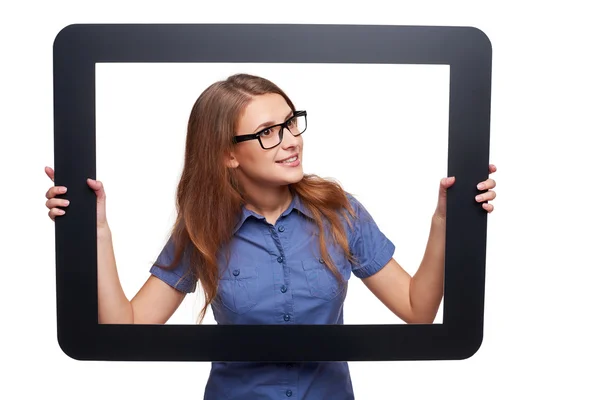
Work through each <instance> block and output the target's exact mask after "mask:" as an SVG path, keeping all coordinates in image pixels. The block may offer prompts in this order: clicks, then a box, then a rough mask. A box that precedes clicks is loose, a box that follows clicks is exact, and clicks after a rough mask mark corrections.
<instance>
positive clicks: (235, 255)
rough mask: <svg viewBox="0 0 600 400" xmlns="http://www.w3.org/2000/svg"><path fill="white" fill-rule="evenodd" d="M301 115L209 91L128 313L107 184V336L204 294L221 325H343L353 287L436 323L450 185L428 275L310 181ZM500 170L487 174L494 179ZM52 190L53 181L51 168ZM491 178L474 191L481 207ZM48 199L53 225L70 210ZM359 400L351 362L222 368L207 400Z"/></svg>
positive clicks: (102, 277)
mask: <svg viewBox="0 0 600 400" xmlns="http://www.w3.org/2000/svg"><path fill="white" fill-rule="evenodd" d="M306 117H307V113H306V112H305V111H298V110H296V108H295V107H294V105H293V103H292V101H291V100H290V99H289V98H288V97H287V96H286V94H285V93H284V92H283V91H282V90H281V89H279V88H278V87H277V86H276V85H274V84H273V83H271V82H270V81H268V80H265V79H262V78H260V77H256V76H250V75H245V74H240V75H234V76H231V77H229V78H228V79H227V80H225V81H221V82H217V83H215V84H213V85H211V86H210V87H209V88H208V89H206V90H205V91H204V92H203V93H202V94H201V95H200V97H199V98H198V100H197V101H196V103H195V104H194V107H193V109H192V111H191V116H190V119H189V123H188V132H187V139H186V149H185V164H184V168H183V173H182V176H181V180H180V182H179V185H178V191H177V210H178V215H177V220H176V222H175V224H174V228H173V231H172V235H171V238H170V239H169V241H168V242H167V244H166V245H165V247H164V249H163V251H162V252H161V253H160V254H159V256H158V259H157V262H156V263H155V265H153V266H152V268H151V270H150V272H151V275H150V277H149V279H148V280H147V282H146V283H145V284H144V285H143V287H142V288H141V289H140V291H139V292H138V293H137V294H136V295H135V296H134V298H133V299H132V300H131V301H129V300H128V299H127V298H126V296H125V294H124V293H123V290H122V288H121V285H120V282H119V279H118V276H117V268H116V262H115V258H114V252H113V246H112V239H111V232H110V229H109V226H108V223H107V219H106V213H105V199H106V195H105V192H104V189H103V186H102V183H101V182H99V181H95V180H91V179H89V180H88V185H89V187H90V188H91V189H93V190H94V191H95V193H96V195H97V199H98V218H97V226H98V299H99V310H98V312H99V320H100V322H101V323H119V324H130V323H140V324H164V323H165V322H166V321H167V320H168V319H169V318H170V317H171V315H172V314H173V313H174V312H175V310H176V309H177V308H178V306H179V305H180V304H181V302H182V301H183V299H184V297H185V295H186V293H190V292H193V291H194V290H195V287H196V282H200V284H201V286H202V289H203V292H204V295H205V300H206V303H205V306H204V308H203V309H202V311H201V314H200V319H201V318H202V317H204V315H205V313H206V310H207V307H208V306H209V305H210V306H211V307H212V309H213V312H214V315H215V319H216V321H217V323H220V324H342V323H343V313H342V310H343V302H344V299H345V297H346V289H347V282H348V279H349V278H350V276H351V274H354V275H356V276H357V277H359V278H361V279H362V280H363V282H364V283H365V285H367V287H368V288H369V289H370V290H371V291H372V292H373V293H374V294H375V296H377V297H378V298H379V299H380V300H381V301H382V302H383V304H385V305H386V306H387V307H388V308H389V309H390V310H391V311H392V312H394V313H395V314H396V315H397V316H398V317H399V318H401V319H402V320H404V321H405V322H407V323H431V322H433V320H434V318H435V315H436V313H437V311H438V307H439V305H440V302H441V299H442V285H443V266H444V250H445V237H444V235H445V227H444V224H445V217H446V215H445V214H446V189H447V188H449V187H450V186H452V184H453V183H454V178H445V179H442V181H441V183H440V192H439V193H440V194H439V201H438V205H437V208H436V210H435V212H434V214H433V217H432V220H431V232H430V236H429V241H428V243H427V248H426V252H425V255H424V258H423V262H422V263H421V266H420V268H419V270H418V271H417V272H416V273H415V275H414V277H411V276H410V275H409V274H408V273H407V272H406V271H405V270H404V269H402V267H400V265H398V263H397V262H396V261H395V260H394V259H393V258H392V256H393V254H394V245H393V244H392V243H391V241H390V240H388V239H387V238H386V236H385V235H384V234H383V233H382V232H381V231H380V230H379V229H378V227H377V225H376V223H375V222H374V221H373V219H372V218H371V216H370V215H369V213H368V212H367V211H366V210H365V208H364V207H363V206H362V205H361V204H360V203H359V202H358V201H357V200H356V199H355V198H354V197H352V196H351V195H349V194H348V193H346V192H345V191H344V190H343V189H342V188H341V187H340V186H339V185H338V184H336V183H334V182H330V181H327V180H324V179H321V178H319V177H317V176H310V175H305V174H304V173H303V169H302V151H303V146H302V144H303V142H302V136H301V135H302V133H303V132H304V130H305V129H306ZM495 170H496V168H495V167H494V166H492V165H491V166H490V173H493V172H495ZM46 173H47V174H48V176H49V177H50V178H51V179H53V175H54V172H53V170H52V169H51V168H49V167H47V168H46ZM495 185H496V183H495V182H494V180H493V179H487V180H486V181H485V182H482V183H481V184H480V185H478V189H479V190H483V191H487V192H486V193H483V194H481V195H479V196H478V198H477V201H478V202H480V203H482V207H483V208H484V209H485V210H486V211H488V212H492V210H493V206H492V205H491V204H490V203H487V201H489V200H493V199H494V198H495V196H496V194H495V192H494V191H492V190H489V189H492V188H494V187H495ZM64 193H66V188H64V187H58V186H54V187H52V188H50V189H49V191H48V193H47V194H46V197H47V198H48V201H47V203H46V206H47V207H48V208H49V216H50V218H51V219H52V220H54V219H55V218H56V217H58V216H60V215H64V214H65V211H64V210H62V209H61V207H65V206H67V205H68V200H63V199H57V198H55V197H56V195H58V194H64ZM289 397H292V398H302V399H352V398H354V396H353V392H352V383H351V380H350V375H349V370H348V365H347V363H340V362H334V363H299V364H287V365H286V366H282V365H280V364H267V363H213V366H212V370H211V374H210V377H209V380H208V383H207V386H206V395H205V398H207V399H276V398H277V399H279V398H289Z"/></svg>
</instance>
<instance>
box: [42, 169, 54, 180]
mask: <svg viewBox="0 0 600 400" xmlns="http://www.w3.org/2000/svg"><path fill="white" fill-rule="evenodd" d="M44 171H46V175H48V178H50V180H51V181H52V182H54V170H53V169H52V168H50V167H45V168H44Z"/></svg>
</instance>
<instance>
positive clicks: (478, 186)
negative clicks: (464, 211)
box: [477, 183, 485, 189]
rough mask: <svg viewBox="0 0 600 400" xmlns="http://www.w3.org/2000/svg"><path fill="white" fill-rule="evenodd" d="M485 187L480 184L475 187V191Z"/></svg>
mask: <svg viewBox="0 0 600 400" xmlns="http://www.w3.org/2000/svg"><path fill="white" fill-rule="evenodd" d="M484 187H485V185H484V184H483V183H480V184H479V185H477V189H483V188H484Z"/></svg>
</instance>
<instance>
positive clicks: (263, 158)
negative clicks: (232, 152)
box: [236, 145, 274, 175]
mask: <svg viewBox="0 0 600 400" xmlns="http://www.w3.org/2000/svg"><path fill="white" fill-rule="evenodd" d="M256 147H258V148H250V149H244V151H240V152H239V153H238V154H237V155H236V157H237V160H238V162H239V163H240V168H241V169H242V170H244V171H247V172H250V171H252V172H254V173H253V175H256V174H257V173H259V174H260V171H262V170H264V169H265V168H270V167H272V166H273V163H274V158H273V154H272V152H270V151H266V150H263V149H262V148H261V147H260V145H258V146H256Z"/></svg>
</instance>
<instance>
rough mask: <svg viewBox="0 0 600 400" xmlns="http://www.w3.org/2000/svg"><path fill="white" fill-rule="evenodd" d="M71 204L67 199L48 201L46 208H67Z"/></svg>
mask: <svg viewBox="0 0 600 400" xmlns="http://www.w3.org/2000/svg"><path fill="white" fill-rule="evenodd" d="M69 204H70V202H69V200H66V199H48V201H46V207H48V208H49V209H52V208H57V207H67V206H68V205H69Z"/></svg>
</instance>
